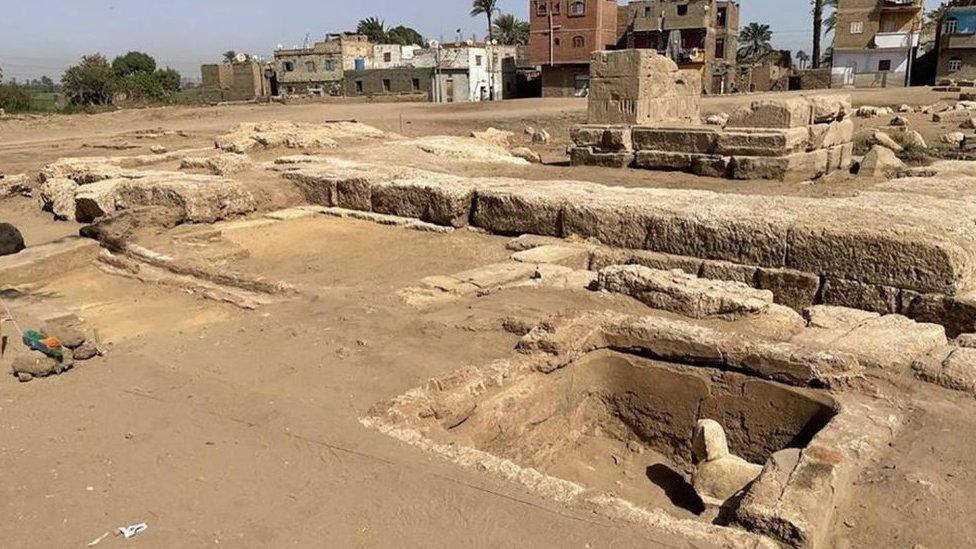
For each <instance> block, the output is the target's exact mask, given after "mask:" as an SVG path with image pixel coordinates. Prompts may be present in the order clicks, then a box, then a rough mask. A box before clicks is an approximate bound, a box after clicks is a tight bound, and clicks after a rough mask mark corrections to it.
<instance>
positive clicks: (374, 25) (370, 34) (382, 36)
mask: <svg viewBox="0 0 976 549" xmlns="http://www.w3.org/2000/svg"><path fill="white" fill-rule="evenodd" d="M356 32H358V33H359V34H362V35H363V36H365V37H366V38H368V39H369V41H370V42H374V43H376V44H385V43H386V41H387V36H386V23H384V22H383V21H381V20H380V18H379V17H368V18H366V19H363V20H362V21H360V22H359V25H357V26H356Z"/></svg>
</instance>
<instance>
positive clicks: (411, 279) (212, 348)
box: [0, 90, 976, 548]
mask: <svg viewBox="0 0 976 549" xmlns="http://www.w3.org/2000/svg"><path fill="white" fill-rule="evenodd" d="M755 97H756V96H744V97H738V98H708V99H706V100H705V110H706V111H707V112H717V111H725V110H729V109H731V108H734V106H735V105H737V104H743V103H746V102H748V101H750V100H752V99H754V98H755ZM941 99H954V97H953V96H952V94H940V93H937V92H932V91H929V90H907V91H892V92H857V93H855V94H854V100H855V104H856V105H858V104H872V105H895V106H897V105H899V104H902V103H908V104H912V105H926V104H931V103H934V102H936V101H938V100H941ZM584 110H585V102H584V101H582V100H575V99H570V100H524V101H511V102H505V103H502V104H498V105H449V106H434V105H427V104H379V103H377V104H363V103H356V104H345V103H327V104H306V105H294V106H287V105H286V106H282V105H272V106H253V105H247V106H223V107H215V108H201V109H190V108H162V109H150V110H137V111H120V112H116V113H111V114H102V115H94V116H70V117H69V116H65V117H45V118H41V119H36V120H27V121H21V120H17V121H0V170H3V171H4V172H6V173H19V172H28V173H36V171H37V170H38V169H39V168H40V167H41V166H43V165H44V164H46V163H48V162H50V161H53V160H55V159H57V158H60V157H66V156H86V155H120V154H143V153H147V152H148V150H149V147H150V146H151V145H156V144H162V145H164V146H166V147H169V148H170V149H177V148H189V147H200V146H208V145H209V144H210V143H212V140H213V137H214V136H216V135H217V134H220V133H223V132H225V131H227V130H228V129H229V128H230V127H231V126H233V125H234V124H236V123H239V122H244V121H261V120H292V121H303V122H322V121H327V120H340V119H342V120H348V119H355V120H358V121H361V122H364V123H367V124H371V125H374V126H376V127H379V128H381V129H384V130H387V131H393V132H397V133H402V134H405V135H411V136H414V135H416V136H419V135H430V134H467V133H469V132H470V131H472V130H480V129H484V128H487V127H489V126H493V127H497V128H504V129H510V130H513V131H517V132H521V130H522V128H524V127H525V126H527V125H528V126H534V127H544V128H546V129H547V130H549V131H550V133H552V135H553V136H554V142H553V143H551V144H550V145H549V146H548V147H546V148H544V149H542V152H543V153H544V155H545V158H546V160H547V161H550V162H551V165H546V166H533V167H530V168H504V169H501V170H499V171H498V172H495V173H497V174H500V175H516V171H517V175H519V176H521V177H526V178H538V179H551V178H559V179H567V178H572V179H583V180H586V179H588V180H593V181H597V182H601V183H606V184H620V185H646V186H683V187H694V188H709V189H714V190H723V191H728V192H770V193H777V192H781V193H817V194H833V193H850V192H856V190H857V188H858V183H857V182H856V181H855V180H849V179H844V180H840V181H836V182H833V183H832V182H831V181H827V182H823V183H819V184H817V185H810V186H804V187H797V186H786V185H780V184H773V183H765V184H761V183H756V182H742V183H731V182H725V181H716V180H708V179H701V178H695V177H692V176H675V175H674V174H655V173H650V172H647V173H634V172H630V171H613V170H598V169H576V168H568V167H566V166H563V165H559V162H561V161H562V160H563V159H564V155H561V153H560V150H561V149H563V148H565V146H566V144H567V143H568V138H567V134H568V128H569V127H570V126H571V125H572V124H574V123H578V122H581V121H582V120H583V116H584ZM910 117H911V118H912V120H913V124H914V125H915V127H916V128H917V129H920V131H922V133H923V135H925V137H926V138H928V139H931V140H934V139H935V137H936V136H937V135H939V134H940V133H944V132H945V131H948V128H942V127H939V126H938V125H935V124H933V123H931V122H926V121H925V120H924V119H925V118H926V117H923V116H922V115H910ZM858 123H859V125H861V126H862V129H864V128H868V127H873V125H884V124H886V123H887V121H886V120H881V119H873V120H869V121H859V122H858ZM152 129H163V130H176V131H179V132H181V134H180V135H168V136H165V137H161V138H159V139H153V140H148V139H139V138H138V135H137V132H139V131H141V130H152ZM125 145H131V146H132V148H130V149H125V150H106V149H104V148H102V147H106V146H119V147H122V146H125ZM506 170H509V171H510V172H506ZM814 187H815V188H814ZM0 220H3V221H10V222H13V223H14V224H16V225H17V226H18V227H20V228H21V230H22V231H23V232H24V235H25V238H26V240H27V243H28V245H29V246H35V245H39V244H43V243H46V242H51V241H54V240H57V239H59V238H61V237H64V236H67V235H71V234H76V233H77V231H78V229H79V227H80V226H79V225H78V224H75V223H69V222H55V221H52V220H51V219H50V216H49V214H43V213H41V212H40V211H39V210H38V209H37V207H36V205H35V204H34V203H33V201H31V200H29V199H22V198H14V199H7V200H3V201H0ZM226 234H227V237H226V238H227V242H225V243H224V245H226V246H228V247H229V248H230V249H231V253H233V252H235V251H236V252H241V251H243V253H239V254H238V256H236V257H237V259H234V260H233V265H234V267H235V268H236V269H238V270H241V271H244V272H249V273H256V274H261V275H262V276H266V277H268V278H271V279H274V280H280V281H284V282H287V283H290V284H293V285H294V286H296V287H297V288H299V289H300V290H301V293H300V295H299V296H297V297H294V298H290V299H286V300H282V301H280V302H276V303H273V304H270V305H265V306H261V307H259V308H258V309H256V310H253V311H246V310H242V309H240V308H237V307H234V306H232V305H228V304H221V303H217V302H214V301H209V300H204V299H201V298H199V297H197V296H194V295H190V294H188V293H186V292H183V291H180V290H179V289H176V288H171V287H166V286H155V285H147V284H143V283H140V282H138V281H134V280H130V279H125V278H120V277H114V276H109V275H107V274H105V273H103V272H102V271H100V270H99V269H98V268H97V267H96V266H94V265H93V264H91V265H82V266H79V267H72V268H69V269H58V268H51V269H49V270H48V272H45V273H40V274H39V275H38V276H37V278H36V280H35V281H33V283H31V284H28V285H27V286H26V289H27V290H29V293H30V295H31V296H34V297H32V298H27V297H18V294H16V293H13V294H10V295H9V296H8V299H9V305H10V306H11V307H12V308H13V310H14V311H20V310H23V311H38V310H51V311H62V310H63V311H70V312H72V313H74V314H77V315H78V316H80V317H82V318H84V320H85V322H86V325H89V326H94V327H97V328H98V330H99V333H100V337H101V338H102V340H103V341H104V342H105V343H106V344H107V345H108V346H109V348H110V352H109V353H108V354H107V356H105V357H101V358H97V359H95V360H93V361H91V362H88V363H86V364H85V365H84V366H81V367H79V368H78V369H76V370H75V371H72V372H69V373H68V374H65V375H62V376H59V377H55V378H48V379H44V380H39V381H35V382H31V383H26V384H20V383H17V381H16V379H15V378H13V377H11V376H6V375H5V376H3V377H0V470H3V471H4V472H5V475H4V481H3V482H2V483H0V513H2V514H3V516H4V517H5V518H4V520H2V521H0V545H2V546H4V547H82V546H84V545H85V544H87V543H89V542H90V541H92V540H95V539H97V538H99V537H100V536H102V534H104V533H105V532H109V531H113V530H114V529H115V528H116V527H118V526H121V525H126V524H133V523H139V522H146V523H148V525H149V530H148V531H147V532H145V533H142V534H140V535H139V536H138V537H136V538H135V539H133V540H131V541H124V540H122V538H120V537H118V536H111V535H110V536H108V537H107V538H105V539H104V540H103V541H101V542H100V543H99V544H98V547H99V548H101V547H121V546H125V545H130V546H133V547H167V548H168V547H202V546H213V545H218V544H219V545H223V546H230V547H269V546H275V547H284V546H296V547H321V546H328V547H390V546H398V547H456V546H460V545H465V546H472V547H516V546H517V547H689V546H700V545H697V544H691V543H689V542H687V541H686V540H683V539H680V538H675V537H673V536H669V535H665V534H660V533H655V532H653V531H650V530H647V529H641V528H639V527H637V526H633V525H630V524H625V523H618V522H613V521H610V520H608V519H606V518H603V517H601V516H599V515H595V514H589V513H584V512H581V511H575V510H571V509H567V508H564V507H562V506H561V505H559V504H558V503H555V502H552V501H549V500H546V499H544V498H542V497H539V496H538V495H534V494H532V493H530V492H528V491H526V490H524V489H523V488H521V487H520V486H517V485H514V484H510V483H506V482H502V481H500V480H495V479H493V478H490V477H486V476H483V475H480V474H479V473H478V472H477V471H474V470H471V469H463V468H459V467H457V466H455V465H452V464H450V463H447V462H445V461H442V460H440V459H438V458H437V457H435V456H432V455H429V454H426V453H424V452H422V451H421V450H418V449H415V448H413V447H409V446H406V445H404V444H402V443H400V442H398V441H396V440H394V439H392V438H389V437H386V436H384V435H383V434H380V433H378V432H376V431H373V430H368V429H365V428H364V427H363V426H362V425H361V424H360V422H359V418H360V417H361V416H362V415H363V414H365V413H366V412H367V411H368V410H369V409H370V407H372V406H373V405H374V404H376V403H377V402H379V401H382V400H384V399H388V398H390V397H392V396H394V395H397V394H400V393H403V392H404V391H406V390H408V389H410V388H413V387H417V386H420V385H422V384H423V383H424V382H425V381H426V380H428V379H430V378H431V377H434V376H437V375H442V374H446V373H449V372H452V371H454V370H457V369H458V368H460V367H462V366H464V365H469V364H484V363H486V362H489V361H491V360H493V359H497V358H501V357H504V356H508V355H510V354H511V352H512V349H513V347H514V345H515V344H516V342H517V340H518V337H517V336H515V335H512V334H511V333H509V332H507V331H505V330H503V329H502V323H503V322H504V321H505V320H506V319H512V318H515V319H519V320H522V321H530V322H535V321H538V320H540V319H542V318H544V317H546V316H548V315H550V314H553V313H557V312H564V311H569V310H573V311H580V310H590V309H593V310H597V309H607V308H613V309H615V310H620V311H629V310H634V311H637V310H640V308H642V307H643V306H642V305H640V304H639V303H637V302H636V301H633V300H629V299H625V298H622V297H619V296H618V297H608V296H605V295H600V294H595V293H590V292H583V291H547V290H538V289H535V290H527V289H510V290H503V291H500V292H497V293H494V294H491V295H489V296H485V297H481V298H478V297H469V298H463V299H461V300H459V301H457V302H455V303H451V304H450V305H447V306H444V307H438V308H434V309H432V310H428V311H423V312H421V311H418V310H417V309H416V308H413V307H410V306H408V305H407V304H405V303H404V302H403V300H402V299H400V297H398V296H397V293H396V292H397V290H398V289H401V288H404V287H407V286H411V285H416V284H417V283H418V281H420V280H421V279H422V278H424V277H428V276H432V275H440V274H447V273H454V272H458V271H463V270H466V269H471V268H475V267H479V266H482V265H485V264H488V263H492V262H495V261H500V260H503V259H505V258H507V257H508V256H509V255H510V253H511V252H510V251H508V250H506V249H505V244H506V242H507V241H508V239H506V238H501V237H496V236H487V235H481V234H475V233H472V232H467V231H457V232H454V233H451V234H435V233H425V232H416V231H407V230H402V229H397V228H392V227H383V226H380V225H376V224H373V223H369V222H365V221H355V220H348V219H332V218H323V217H316V218H306V219H297V220H289V221H283V222H280V223H276V224H273V225H265V226H255V227H250V228H243V229H239V230H236V231H233V232H228V233H226ZM141 237H142V238H143V239H144V242H149V243H152V242H156V241H158V242H165V241H168V238H169V235H168V234H167V233H158V234H157V233H155V232H153V231H150V232H148V233H146V234H143V235H141ZM154 239H156V240H154ZM0 286H3V281H2V280H0ZM38 295H41V296H44V299H42V300H37V299H36V296H38ZM25 314H27V313H25ZM0 364H2V367H3V368H4V369H5V370H6V368H7V367H8V364H7V363H6V362H0ZM913 390H914V391H916V392H917V394H916V395H915V399H914V404H913V406H914V408H913V409H912V410H911V411H910V419H909V425H908V427H907V428H906V429H904V430H903V431H902V433H901V434H900V435H899V436H898V437H897V438H896V439H895V440H894V442H893V443H892V444H891V447H890V449H889V450H888V451H887V452H886V453H885V455H883V456H881V457H880V458H879V459H877V460H876V461H875V462H874V463H872V465H871V467H869V468H868V469H867V470H865V471H864V472H863V473H862V474H861V475H860V477H859V478H858V479H857V482H856V486H855V489H854V493H853V495H852V497H851V498H850V501H849V503H848V504H847V506H846V507H845V508H843V509H841V510H839V512H838V519H837V524H836V526H835V535H834V536H833V539H832V543H834V544H836V545H837V546H839V547H905V548H910V547H913V546H915V544H922V545H924V546H925V547H967V546H973V545H974V544H976V527H974V526H973V525H972V521H971V517H972V516H973V515H974V513H976V498H974V497H973V496H972V494H973V492H974V489H976V472H974V468H973V466H972V456H973V455H976V439H974V437H972V436H971V433H973V432H976V401H974V400H973V399H972V398H971V397H965V396H962V395H960V394H956V393H952V392H949V391H945V390H941V389H937V388H934V387H927V386H926V387H922V386H919V387H917V388H915V389H913ZM567 467H568V468H571V467H573V464H569V465H567ZM646 489H647V490H648V491H649V492H653V491H661V490H663V489H662V488H660V487H659V486H657V485H655V484H653V483H652V482H650V480H649V481H648V482H647V484H646ZM660 497H661V496H660V494H657V493H656V492H655V493H654V494H649V496H648V499H649V500H654V499H655V498H660Z"/></svg>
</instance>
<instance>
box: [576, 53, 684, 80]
mask: <svg viewBox="0 0 976 549" xmlns="http://www.w3.org/2000/svg"><path fill="white" fill-rule="evenodd" d="M677 71H678V65H676V64H675V62H674V61H672V60H671V59H669V58H668V57H665V56H663V55H659V54H658V53H657V52H655V51H652V50H646V49H629V50H613V51H597V52H593V55H592V56H591V59H590V78H591V79H600V78H619V77H627V76H638V77H645V78H646V77H654V76H660V75H668V74H672V73H675V72H677Z"/></svg>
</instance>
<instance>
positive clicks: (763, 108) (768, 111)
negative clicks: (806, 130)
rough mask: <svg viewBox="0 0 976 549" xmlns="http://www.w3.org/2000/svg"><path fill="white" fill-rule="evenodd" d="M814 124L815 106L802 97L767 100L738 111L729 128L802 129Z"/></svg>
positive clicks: (730, 118)
mask: <svg viewBox="0 0 976 549" xmlns="http://www.w3.org/2000/svg"><path fill="white" fill-rule="evenodd" d="M812 122H813V106H812V105H811V104H810V102H809V101H808V100H807V99H805V98H802V97H796V98H786V99H765V100H760V101H755V102H753V103H752V105H751V106H749V107H743V108H741V109H738V110H736V111H735V112H733V113H732V115H731V116H730V117H729V122H728V124H727V125H726V127H727V128H800V127H806V126H809V125H810V124H811V123H812Z"/></svg>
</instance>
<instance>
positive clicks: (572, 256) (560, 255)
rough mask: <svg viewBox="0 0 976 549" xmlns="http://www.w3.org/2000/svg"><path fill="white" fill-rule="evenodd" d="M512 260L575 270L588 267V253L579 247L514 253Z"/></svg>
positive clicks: (540, 247)
mask: <svg viewBox="0 0 976 549" xmlns="http://www.w3.org/2000/svg"><path fill="white" fill-rule="evenodd" d="M512 259H513V260H515V261H518V262H520V263H533V264H546V265H559V266H562V267H569V268H571V269H576V270H584V269H588V268H589V267H590V252H589V251H588V250H587V249H586V248H583V247H579V246H559V245H546V246H539V247H537V248H532V249H530V250H524V251H521V252H516V253H515V254H513V255H512Z"/></svg>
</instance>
